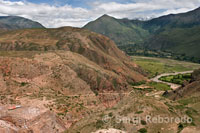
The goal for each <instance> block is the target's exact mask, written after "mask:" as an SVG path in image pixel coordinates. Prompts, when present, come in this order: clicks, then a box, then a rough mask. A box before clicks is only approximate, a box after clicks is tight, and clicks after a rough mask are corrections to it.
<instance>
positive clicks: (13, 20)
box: [0, 16, 44, 30]
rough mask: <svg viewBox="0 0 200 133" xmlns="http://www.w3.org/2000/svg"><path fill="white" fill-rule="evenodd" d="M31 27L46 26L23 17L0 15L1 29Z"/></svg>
mask: <svg viewBox="0 0 200 133" xmlns="http://www.w3.org/2000/svg"><path fill="white" fill-rule="evenodd" d="M29 28H44V26H43V25H42V24H40V23H38V22H35V21H32V20H30V19H26V18H23V17H18V16H0V29H3V30H14V29H29Z"/></svg>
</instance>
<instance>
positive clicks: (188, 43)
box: [148, 26, 200, 57]
mask: <svg viewBox="0 0 200 133" xmlns="http://www.w3.org/2000/svg"><path fill="white" fill-rule="evenodd" d="M199 33H200V26H198V27H193V28H173V29H169V30H166V31H164V32H161V33H159V34H158V35H155V36H154V37H153V38H152V39H151V40H150V41H149V42H148V43H149V47H150V48H152V49H161V50H167V51H171V52H174V53H178V54H185V55H186V56H190V57H200V52H199V48H200V43H199V42H200V34H199Z"/></svg>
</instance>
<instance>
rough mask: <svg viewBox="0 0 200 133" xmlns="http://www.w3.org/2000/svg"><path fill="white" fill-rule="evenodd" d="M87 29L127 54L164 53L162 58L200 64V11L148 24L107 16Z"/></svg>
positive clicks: (161, 18) (163, 17)
mask: <svg viewBox="0 0 200 133" xmlns="http://www.w3.org/2000/svg"><path fill="white" fill-rule="evenodd" d="M84 28H87V29H89V30H91V31H94V32H97V33H101V34H104V35H106V36H108V37H110V38H111V39H112V40H114V41H115V42H116V44H117V45H118V46H119V48H120V49H122V50H124V51H125V52H126V53H127V54H131V55H132V54H134V53H136V54H138V52H139V55H141V54H144V55H151V54H149V52H146V51H153V52H156V53H155V54H156V56H161V53H160V51H161V52H162V53H163V52H167V53H166V54H165V53H164V54H162V57H163V55H164V57H165V55H166V57H169V55H172V57H173V58H175V59H181V60H190V61H194V62H200V52H199V49H200V8H197V9H195V10H193V11H190V12H186V13H180V14H170V15H166V16H162V17H158V18H155V19H152V20H148V21H139V20H128V19H115V18H113V17H110V16H107V15H104V16H102V17H100V18H99V19H97V20H95V21H93V22H90V23H89V24H87V25H86V26H84ZM133 44H136V45H133ZM141 50H142V51H141ZM150 53H152V52H150Z"/></svg>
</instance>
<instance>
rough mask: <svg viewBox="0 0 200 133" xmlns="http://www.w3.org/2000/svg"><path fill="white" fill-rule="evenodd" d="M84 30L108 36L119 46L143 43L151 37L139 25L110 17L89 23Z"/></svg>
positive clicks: (103, 17)
mask: <svg viewBox="0 0 200 133" xmlns="http://www.w3.org/2000/svg"><path fill="white" fill-rule="evenodd" d="M84 28H85V29H89V30H91V31H94V32H97V33H100V34H103V35H106V36H108V37H109V38H111V39H112V40H114V41H115V43H116V44H117V45H118V46H120V45H128V44H136V43H141V42H143V40H144V39H145V38H146V37H147V36H148V35H149V33H148V31H147V30H144V29H143V28H141V26H139V25H138V24H137V23H133V22H131V21H130V20H128V19H115V18H113V17H110V16H108V15H103V16H102V17H100V18H98V19H97V20H95V21H93V22H90V23H88V24H87V25H85V26H84Z"/></svg>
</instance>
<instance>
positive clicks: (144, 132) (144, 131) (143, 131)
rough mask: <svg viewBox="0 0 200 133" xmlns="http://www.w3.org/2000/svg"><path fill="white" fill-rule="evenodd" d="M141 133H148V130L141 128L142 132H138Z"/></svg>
mask: <svg viewBox="0 0 200 133" xmlns="http://www.w3.org/2000/svg"><path fill="white" fill-rule="evenodd" d="M138 132H139V133H147V129H146V128H141V129H140V130H138Z"/></svg>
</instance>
